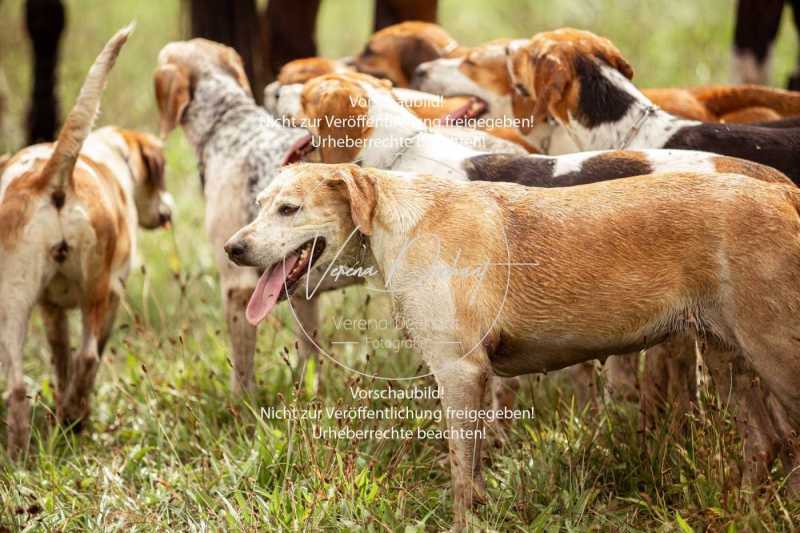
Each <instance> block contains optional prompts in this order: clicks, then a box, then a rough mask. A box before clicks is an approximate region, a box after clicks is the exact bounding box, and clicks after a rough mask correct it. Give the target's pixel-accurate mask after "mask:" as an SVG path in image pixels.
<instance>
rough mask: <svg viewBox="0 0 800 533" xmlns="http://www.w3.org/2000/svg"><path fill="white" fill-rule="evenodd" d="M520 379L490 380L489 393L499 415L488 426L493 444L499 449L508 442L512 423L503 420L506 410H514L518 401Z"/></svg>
mask: <svg viewBox="0 0 800 533" xmlns="http://www.w3.org/2000/svg"><path fill="white" fill-rule="evenodd" d="M520 385H521V383H520V378H518V377H513V378H501V377H498V376H491V377H490V378H489V387H488V389H489V393H490V394H491V402H490V403H491V406H492V410H493V411H494V412H495V413H496V414H497V415H498V416H496V418H495V420H493V421H491V422H490V423H489V424H487V429H489V432H490V434H491V435H492V439H491V444H492V445H493V446H494V447H496V448H499V447H501V446H503V445H504V444H505V443H506V441H507V440H508V428H509V425H510V423H511V420H510V419H507V418H503V417H502V415H501V414H502V413H504V411H506V410H510V409H513V408H514V404H515V403H516V400H517V392H518V391H519V388H520Z"/></svg>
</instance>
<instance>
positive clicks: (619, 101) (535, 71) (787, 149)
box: [509, 28, 800, 183]
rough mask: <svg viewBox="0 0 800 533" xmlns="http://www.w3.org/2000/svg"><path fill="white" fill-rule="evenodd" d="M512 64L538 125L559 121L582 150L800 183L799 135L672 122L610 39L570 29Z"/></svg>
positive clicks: (799, 131) (541, 37) (535, 42)
mask: <svg viewBox="0 0 800 533" xmlns="http://www.w3.org/2000/svg"><path fill="white" fill-rule="evenodd" d="M509 61H510V69H511V77H512V80H513V81H514V83H513V84H512V85H513V86H514V87H515V89H516V90H517V91H518V92H520V93H521V96H523V97H525V98H528V99H529V101H530V107H531V112H530V118H531V121H532V123H533V125H534V126H536V127H539V126H540V125H542V124H544V123H545V122H549V121H552V120H555V121H556V122H557V123H558V124H559V125H560V126H561V127H563V128H564V129H565V130H566V131H567V133H568V135H569V137H570V138H571V139H572V141H573V142H574V143H575V144H576V145H577V146H578V147H579V148H580V149H581V150H604V149H628V148H671V149H682V150H702V151H707V152H714V153H718V154H724V155H729V156H732V157H740V158H742V159H748V160H750V161H755V162H757V163H761V164H764V165H769V166H771V167H774V168H777V169H778V170H780V171H781V172H783V173H784V174H786V175H787V176H789V177H790V178H791V179H792V180H793V181H795V182H796V183H800V128H783V127H778V128H770V127H760V126H751V125H748V124H717V123H709V122H700V121H696V120H687V119H682V118H679V117H676V116H674V115H671V114H669V113H667V112H666V111H664V110H662V109H661V108H659V107H658V106H656V105H654V103H653V102H652V101H651V100H650V99H648V98H647V96H645V95H644V94H643V93H642V92H641V91H639V89H637V88H636V86H635V85H634V84H633V83H631V81H630V80H631V78H632V77H633V68H632V67H631V66H630V65H629V64H628V62H627V61H626V60H625V58H624V57H623V56H622V54H621V53H620V51H619V50H618V49H617V48H616V47H615V46H614V45H613V44H612V43H611V41H609V40H608V39H605V38H602V37H599V36H597V35H595V34H593V33H591V32H586V31H579V30H574V29H571V28H564V29H560V30H557V31H552V32H543V33H540V34H537V35H535V36H534V37H533V38H531V40H530V41H529V42H528V43H527V44H525V45H524V46H519V47H517V48H516V49H514V50H511V51H510V56H509Z"/></svg>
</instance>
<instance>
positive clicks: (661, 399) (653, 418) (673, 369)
mask: <svg viewBox="0 0 800 533" xmlns="http://www.w3.org/2000/svg"><path fill="white" fill-rule="evenodd" d="M696 363H697V351H696V348H695V337H694V335H692V334H689V333H676V334H674V335H673V336H671V337H670V338H668V339H666V340H665V341H664V342H662V343H661V344H657V345H656V346H653V347H651V348H649V349H648V350H647V352H646V353H645V359H644V371H643V373H642V381H641V394H640V398H639V402H640V403H639V405H640V411H641V413H640V426H641V428H642V430H643V434H646V433H647V431H649V430H650V429H652V428H654V427H655V426H656V424H657V421H658V419H659V418H660V417H661V415H662V414H663V413H666V412H667V411H669V410H671V414H672V416H673V419H674V421H675V422H676V423H677V425H678V426H682V425H683V423H684V422H685V420H684V419H683V418H684V417H685V414H686V413H688V412H690V411H691V409H692V407H693V406H694V404H695V401H696V399H697V370H696Z"/></svg>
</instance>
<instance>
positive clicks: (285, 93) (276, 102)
mask: <svg viewBox="0 0 800 533" xmlns="http://www.w3.org/2000/svg"><path fill="white" fill-rule="evenodd" d="M311 59H313V60H315V63H316V60H317V59H321V58H308V60H311ZM305 61H307V60H306V59H298V60H297V61H295V62H292V63H288V64H286V65H285V66H284V68H289V69H290V72H291V73H292V74H291V75H290V76H286V79H290V80H294V81H296V83H290V84H282V83H281V81H280V80H278V81H274V82H272V83H270V84H269V85H267V87H266V88H265V89H264V107H265V108H266V109H267V111H269V112H270V113H272V114H273V115H274V116H276V117H278V118H280V119H282V120H286V121H288V124H290V125H291V124H295V122H294V121H295V120H296V117H298V116H300V115H301V111H300V96H301V94H302V92H303V84H304V83H305V82H307V81H309V80H311V79H314V78H316V77H319V76H322V75H324V74H320V72H323V71H324V70H327V69H325V68H313V69H310V68H306V67H305V66H303V65H302V63H304V62H305ZM323 64H325V63H323ZM281 72H283V71H281ZM354 72H355V71H341V72H339V71H334V70H332V71H330V72H325V74H335V73H340V74H345V75H347V74H353V73H354ZM364 76H367V75H364ZM375 79H377V78H375ZM382 83H385V84H386V87H387V89H388V88H391V84H389V82H388V81H386V80H383V81H382ZM391 92H392V95H393V96H394V98H395V99H396V100H397V101H398V102H399V103H400V104H402V105H403V107H405V108H406V109H408V110H409V111H411V112H412V113H414V114H415V115H416V116H417V117H419V118H420V119H422V120H424V121H425V122H426V123H427V124H428V125H429V126H430V127H431V129H432V130H435V131H436V132H437V133H440V134H442V135H446V136H449V137H452V138H454V139H456V140H467V141H469V140H471V139H475V138H476V137H478V138H481V136H480V135H477V136H476V135H475V134H473V133H471V132H470V129H472V128H473V126H474V125H477V124H478V122H476V121H477V120H478V119H481V118H482V117H484V115H486V111H487V110H488V106H487V104H486V102H484V101H483V100H482V99H481V98H478V97H477V96H449V97H442V96H440V95H434V94H430V93H426V92H423V91H416V90H412V89H402V88H392V89H391ZM481 129H483V131H485V132H486V133H489V134H490V135H491V136H492V137H496V138H498V139H501V140H502V141H503V142H497V141H494V142H492V139H489V138H486V137H482V138H483V139H484V142H486V143H487V144H488V145H489V146H487V148H488V149H490V150H494V151H496V150H502V149H506V150H509V151H516V148H515V147H513V146H509V145H508V144H506V143H514V144H516V145H518V146H520V147H522V148H523V149H524V150H525V151H526V152H535V151H536V150H535V148H534V147H533V146H532V145H531V144H530V143H528V142H526V141H525V139H524V138H523V137H522V135H520V133H519V131H517V129H516V128H511V127H505V128H503V127H491V128H481Z"/></svg>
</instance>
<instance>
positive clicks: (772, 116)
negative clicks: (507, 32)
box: [411, 39, 800, 155]
mask: <svg viewBox="0 0 800 533" xmlns="http://www.w3.org/2000/svg"><path fill="white" fill-rule="evenodd" d="M527 43H528V40H527V39H516V40H511V39H498V40H495V41H490V42H488V43H485V44H483V45H480V46H476V47H474V48H471V49H470V50H469V51H468V52H467V53H466V54H465V55H463V56H462V57H456V58H442V59H437V60H434V61H430V62H427V63H423V64H421V65H420V66H419V67H417V70H416V72H415V75H414V78H413V79H412V83H411V86H412V87H415V88H417V89H419V90H421V91H427V92H431V93H434V94H440V95H443V96H455V95H474V96H478V97H480V98H481V99H482V100H483V101H485V102H486V105H487V110H486V113H485V114H484V116H483V120H484V121H485V122H487V123H492V122H497V121H502V120H516V119H522V118H524V117H526V116H529V115H530V108H529V105H526V102H525V98H524V97H522V96H521V95H520V94H519V93H518V91H515V90H514V87H513V86H512V80H511V75H510V72H509V64H508V56H507V54H508V52H509V51H511V52H514V51H515V50H516V49H518V48H520V47H522V46H525V45H526V44H527ZM522 90H523V91H524V87H523V88H522ZM642 93H643V94H644V95H645V96H646V97H647V98H649V99H650V100H651V101H652V102H653V103H654V104H655V105H657V106H659V107H660V108H661V109H663V110H664V111H666V112H667V113H671V114H673V115H675V116H678V117H681V118H686V119H691V120H701V121H705V122H729V123H737V122H738V123H751V122H760V121H770V120H777V119H781V118H785V117H792V116H795V115H797V114H800V94H798V93H794V92H791V91H784V90H781V89H774V88H771V87H761V86H757V85H709V86H701V87H692V88H687V89H682V88H664V89H642ZM528 135H529V137H530V138H529V139H528V140H529V141H530V142H538V144H539V148H540V149H541V150H545V149H546V150H547V152H545V153H549V154H552V155H558V154H562V153H571V151H578V150H577V146H575V145H574V143H573V142H572V141H571V140H570V138H569V137H568V136H567V134H566V132H564V131H556V132H555V133H551V134H550V135H545V134H544V133H542V130H541V127H540V130H537V131H536V132H534V133H531V132H530V131H528Z"/></svg>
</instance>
